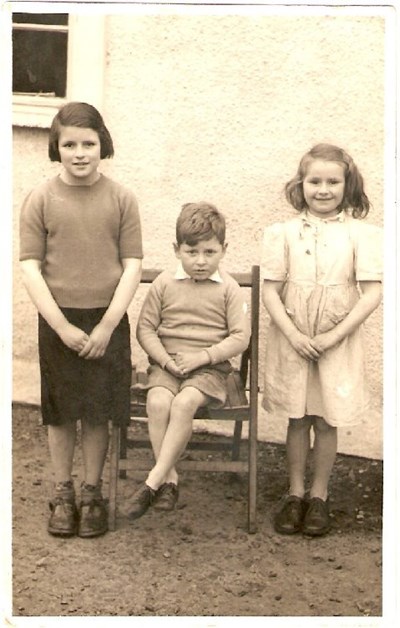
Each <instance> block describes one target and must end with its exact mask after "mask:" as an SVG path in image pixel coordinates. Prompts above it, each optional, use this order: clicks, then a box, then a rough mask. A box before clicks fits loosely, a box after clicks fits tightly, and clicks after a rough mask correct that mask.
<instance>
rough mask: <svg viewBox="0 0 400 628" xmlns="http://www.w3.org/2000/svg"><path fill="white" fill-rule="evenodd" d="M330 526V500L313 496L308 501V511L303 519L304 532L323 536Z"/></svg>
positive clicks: (308, 534) (309, 534)
mask: <svg viewBox="0 0 400 628" xmlns="http://www.w3.org/2000/svg"><path fill="white" fill-rule="evenodd" d="M329 528H330V519H329V502H328V500H326V501H324V500H323V499H320V498H319V497H312V498H311V499H310V500H309V501H308V508H307V512H306V514H305V516H304V521H303V534H306V535H307V536H321V535H322V534H326V533H327V532H328V531H329Z"/></svg>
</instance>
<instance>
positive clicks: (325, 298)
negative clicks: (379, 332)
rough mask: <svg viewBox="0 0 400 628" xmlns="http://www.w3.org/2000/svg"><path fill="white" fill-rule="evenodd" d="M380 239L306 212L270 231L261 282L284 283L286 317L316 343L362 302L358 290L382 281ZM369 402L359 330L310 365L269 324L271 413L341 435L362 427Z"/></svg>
mask: <svg viewBox="0 0 400 628" xmlns="http://www.w3.org/2000/svg"><path fill="white" fill-rule="evenodd" d="M381 237H382V229H380V228H379V227H375V226H373V225H371V224H368V223H365V222H364V221H362V220H355V219H354V218H352V217H350V216H349V215H347V214H346V213H345V212H341V213H340V214H338V215H337V216H334V217H333V218H328V219H320V218H316V217H315V216H312V215H311V214H309V213H306V212H305V213H302V214H300V215H299V217H297V218H294V219H293V220H290V221H288V222H285V223H278V224H274V225H272V226H270V227H267V228H266V229H265V232H264V241H263V252H262V263H261V277H262V279H269V280H273V281H283V282H284V288H283V292H282V295H281V298H282V301H283V303H284V305H285V308H286V312H287V313H288V315H289V316H290V318H291V319H292V320H293V322H294V324H295V325H296V327H297V328H298V329H299V330H300V331H301V332H303V333H304V334H307V335H308V336H310V337H313V336H315V335H316V334H319V333H323V332H326V331H329V330H330V329H332V328H333V327H335V325H337V323H339V322H340V321H341V320H343V319H344V318H345V316H346V315H347V314H348V313H349V312H350V310H351V309H352V308H353V307H354V305H355V303H356V302H357V300H358V299H359V298H360V292H359V287H358V285H357V282H359V281H381V280H382V250H381ZM368 401H369V399H368V389H367V382H366V369H365V366H364V352H363V339H362V326H360V327H359V328H357V329H356V330H355V331H354V332H353V333H352V334H350V335H349V336H347V337H346V338H344V339H343V340H342V341H341V342H339V343H338V344H337V345H335V346H334V347H332V348H331V349H328V350H327V351H325V352H324V353H323V355H322V356H321V357H320V358H319V360H318V361H317V362H313V361H307V360H305V359H304V358H302V357H301V356H300V355H299V354H298V353H297V352H296V351H295V350H294V349H293V348H292V346H291V345H290V343H289V342H288V340H287V339H286V337H285V336H284V335H283V334H282V332H281V331H280V330H279V329H278V328H277V327H276V325H275V324H274V323H273V322H272V321H271V323H270V326H269V329H268V334H267V346H266V362H265V375H264V396H263V406H264V408H265V409H266V410H267V411H268V412H271V413H273V414H277V415H284V416H286V417H291V418H302V417H303V416H304V415H306V414H308V415H316V416H322V417H323V418H324V419H325V420H326V422H327V423H329V425H332V426H335V427H336V426H337V427H340V426H347V425H355V424H357V423H360V422H362V420H363V418H364V414H365V411H366V409H367V407H368Z"/></svg>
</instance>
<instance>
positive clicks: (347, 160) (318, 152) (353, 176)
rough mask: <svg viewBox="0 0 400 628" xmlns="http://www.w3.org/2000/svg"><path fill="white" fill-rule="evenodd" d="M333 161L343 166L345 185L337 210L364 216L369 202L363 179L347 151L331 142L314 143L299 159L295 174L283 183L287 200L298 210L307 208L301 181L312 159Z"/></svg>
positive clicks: (367, 210)
mask: <svg viewBox="0 0 400 628" xmlns="http://www.w3.org/2000/svg"><path fill="white" fill-rule="evenodd" d="M316 159H321V160H323V161H335V162H337V163H339V164H340V165H342V166H343V169H344V176H345V186H344V194H343V200H342V202H341V204H340V205H339V206H338V211H341V210H343V209H350V208H351V210H352V216H353V218H365V216H367V214H368V212H369V208H370V202H369V199H368V196H367V195H366V194H365V192H364V180H363V178H362V176H361V173H360V171H359V170H358V168H357V166H356V164H355V163H354V161H353V159H352V158H351V157H350V155H349V154H348V153H346V151H345V150H343V149H342V148H339V147H338V146H334V145H333V144H316V145H315V146H314V147H313V148H311V150H309V151H308V152H307V153H305V155H303V157H302V158H301V160H300V163H299V167H298V169H297V173H296V175H295V176H294V177H293V178H292V179H291V180H290V181H288V183H286V185H285V188H284V189H285V196H286V199H287V201H288V202H289V203H290V204H291V205H292V206H293V207H294V208H295V209H297V210H298V211H303V210H304V209H306V208H307V203H306V201H305V198H304V193H303V181H304V178H305V176H306V175H307V170H308V167H309V165H310V163H311V162H312V161H315V160H316Z"/></svg>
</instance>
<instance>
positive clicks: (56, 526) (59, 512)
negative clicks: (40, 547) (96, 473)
mask: <svg viewBox="0 0 400 628" xmlns="http://www.w3.org/2000/svg"><path fill="white" fill-rule="evenodd" d="M49 507H50V511H51V515H50V517H49V521H48V524H47V530H48V532H49V533H50V534H53V535H54V536H73V535H74V534H76V533H77V531H78V510H77V507H76V504H75V491H74V489H73V487H72V488H70V487H68V488H66V487H63V486H60V485H59V486H57V488H56V494H55V497H54V498H53V499H52V500H51V501H50V502H49Z"/></svg>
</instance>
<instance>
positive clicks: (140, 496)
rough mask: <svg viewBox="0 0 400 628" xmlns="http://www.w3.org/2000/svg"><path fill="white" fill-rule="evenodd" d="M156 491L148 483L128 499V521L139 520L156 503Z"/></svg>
mask: <svg viewBox="0 0 400 628" xmlns="http://www.w3.org/2000/svg"><path fill="white" fill-rule="evenodd" d="M155 496H156V491H154V490H153V489H152V488H150V486H147V484H146V483H143V484H142V486H141V487H140V488H139V489H138V490H137V491H136V492H135V493H134V494H133V495H132V496H131V497H130V498H129V499H128V501H127V504H126V508H125V510H126V513H127V517H128V519H138V518H139V517H141V516H142V515H144V513H145V512H146V510H147V509H148V508H149V507H150V506H151V504H152V503H153V502H154V499H155Z"/></svg>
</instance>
